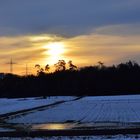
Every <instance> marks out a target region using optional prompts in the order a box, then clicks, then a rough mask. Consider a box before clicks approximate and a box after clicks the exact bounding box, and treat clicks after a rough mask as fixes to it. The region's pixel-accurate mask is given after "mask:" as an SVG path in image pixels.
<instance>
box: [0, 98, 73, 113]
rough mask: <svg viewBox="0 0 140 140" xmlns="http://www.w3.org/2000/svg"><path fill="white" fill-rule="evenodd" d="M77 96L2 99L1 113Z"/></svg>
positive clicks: (0, 104)
mask: <svg viewBox="0 0 140 140" xmlns="http://www.w3.org/2000/svg"><path fill="white" fill-rule="evenodd" d="M74 98H75V97H72V96H54V97H48V98H46V99H41V98H25V99H23V98H22V99H6V98H4V99H3V98H2V99H0V115H2V114H6V113H11V112H16V111H20V110H24V109H30V108H34V107H38V106H43V105H49V104H52V103H55V102H57V101H63V100H65V101H68V100H72V99H74Z"/></svg>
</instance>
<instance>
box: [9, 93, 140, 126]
mask: <svg viewBox="0 0 140 140" xmlns="http://www.w3.org/2000/svg"><path fill="white" fill-rule="evenodd" d="M42 102H43V101H42ZM46 102H47V101H46ZM8 122H9V123H24V124H25V123H31V124H38V123H41V124H44V123H64V122H81V123H106V122H107V123H109V122H113V123H119V122H120V123H139V122H140V95H132V96H131V95H128V96H101V97H84V98H81V99H79V100H76V101H69V102H65V103H62V104H59V105H57V106H55V107H53V108H49V109H47V110H43V111H37V112H33V113H30V114H27V115H24V116H22V117H17V118H12V119H9V120H8Z"/></svg>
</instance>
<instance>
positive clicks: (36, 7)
mask: <svg viewBox="0 0 140 140" xmlns="http://www.w3.org/2000/svg"><path fill="white" fill-rule="evenodd" d="M11 58H12V59H13V62H15V63H16V64H15V65H14V67H13V68H14V69H13V70H14V73H17V74H25V68H26V64H27V65H28V71H29V73H34V72H35V71H36V70H35V68H34V65H35V64H40V65H41V66H42V67H43V66H45V64H50V65H53V64H54V63H56V62H57V61H58V60H60V59H64V60H66V61H68V60H72V61H73V63H74V64H76V65H77V66H85V65H94V64H96V63H97V62H98V61H102V62H104V63H105V64H106V65H111V64H117V63H120V62H125V61H128V60H135V61H137V62H138V63H140V0H0V60H1V61H0V64H1V66H0V72H9V71H10V70H9V64H7V63H8V62H9V61H10V59H11Z"/></svg>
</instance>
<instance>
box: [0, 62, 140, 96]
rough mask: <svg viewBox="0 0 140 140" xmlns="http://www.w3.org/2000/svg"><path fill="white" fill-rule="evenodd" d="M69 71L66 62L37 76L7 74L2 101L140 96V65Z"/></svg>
mask: <svg viewBox="0 0 140 140" xmlns="http://www.w3.org/2000/svg"><path fill="white" fill-rule="evenodd" d="M67 65H68V67H66V62H65V61H64V60H59V61H58V63H56V64H55V71H54V72H49V70H50V68H49V65H46V66H45V68H41V66H40V65H39V64H37V65H36V66H35V67H36V69H37V75H28V76H19V75H13V74H5V76H4V78H1V79H0V97H9V98H13V97H33V96H43V97H47V96H56V95H57V96H61V95H62V96H67V95H69V96H102V95H122V94H123V95H124V94H139V93H140V65H139V64H138V63H136V62H134V61H128V62H126V63H120V64H118V65H112V66H106V65H104V63H102V62H98V64H97V65H93V66H86V67H82V68H77V66H75V65H74V64H73V63H72V61H69V63H68V64H67Z"/></svg>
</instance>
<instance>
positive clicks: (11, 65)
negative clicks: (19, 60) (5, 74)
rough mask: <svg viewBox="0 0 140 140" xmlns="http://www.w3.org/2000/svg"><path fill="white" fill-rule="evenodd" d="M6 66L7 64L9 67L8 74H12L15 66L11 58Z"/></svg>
mask: <svg viewBox="0 0 140 140" xmlns="http://www.w3.org/2000/svg"><path fill="white" fill-rule="evenodd" d="M6 64H9V65H10V73H11V74H12V73H13V65H14V64H16V63H14V62H13V60H12V58H11V59H10V62H9V63H6Z"/></svg>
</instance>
